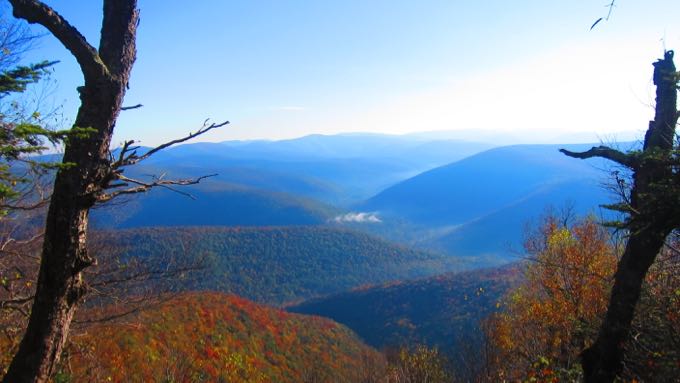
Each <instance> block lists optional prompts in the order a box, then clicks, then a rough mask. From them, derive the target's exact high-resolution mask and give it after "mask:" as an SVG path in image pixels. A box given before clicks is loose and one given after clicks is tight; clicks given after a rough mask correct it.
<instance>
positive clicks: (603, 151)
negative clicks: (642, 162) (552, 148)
mask: <svg viewBox="0 0 680 383" xmlns="http://www.w3.org/2000/svg"><path fill="white" fill-rule="evenodd" d="M560 152H562V153H563V154H565V155H567V156H569V157H573V158H579V159H582V160H583V159H587V158H594V157H600V158H604V159H607V160H610V161H614V162H616V163H617V164H620V165H623V166H625V167H627V168H629V169H636V168H637V167H638V160H637V159H636V158H635V157H634V156H632V155H630V154H625V153H623V152H620V151H618V150H616V149H612V148H609V147H607V146H594V147H592V148H590V150H588V151H585V152H572V151H570V150H567V149H560Z"/></svg>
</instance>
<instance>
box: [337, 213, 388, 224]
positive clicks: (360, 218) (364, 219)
mask: <svg viewBox="0 0 680 383" xmlns="http://www.w3.org/2000/svg"><path fill="white" fill-rule="evenodd" d="M333 221H335V222H338V223H347V222H353V223H380V222H382V220H381V219H380V218H379V217H378V213H368V212H364V213H362V212H359V213H347V214H341V215H339V216H337V217H335V218H333Z"/></svg>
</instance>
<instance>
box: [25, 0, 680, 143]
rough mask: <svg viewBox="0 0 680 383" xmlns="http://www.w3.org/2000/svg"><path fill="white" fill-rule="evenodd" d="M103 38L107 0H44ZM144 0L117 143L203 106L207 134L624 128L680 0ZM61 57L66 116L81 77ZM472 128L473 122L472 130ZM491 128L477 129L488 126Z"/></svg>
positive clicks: (641, 101) (644, 116)
mask: <svg viewBox="0 0 680 383" xmlns="http://www.w3.org/2000/svg"><path fill="white" fill-rule="evenodd" d="M46 3H48V4H50V5H51V6H53V7H54V8H55V9H56V10H57V11H58V12H60V13H61V14H62V15H64V16H65V17H66V18H67V19H68V20H69V21H70V22H71V23H72V24H73V25H75V26H76V27H77V28H79V29H80V30H81V32H82V33H83V34H84V35H85V36H86V37H87V38H88V40H89V41H90V42H91V43H93V45H96V43H98V40H99V39H98V32H99V28H100V24H99V23H100V21H101V9H100V8H101V5H100V2H99V1H83V0H81V1H73V0H70V1H67V0H60V1H46ZM606 3H607V1H605V0H572V1H559V2H558V1H545V0H536V1H533V0H517V1H501V0H488V1H479V0H478V1H455V0H448V1H439V0H420V1H402V0H318V1H312V0H306V1H303V0H278V1H275V0H269V1H265V0H230V1H223V0H201V1H196V2H193V4H192V5H190V6H187V5H186V4H187V3H186V2H179V1H161V0H140V1H139V7H140V9H141V24H140V28H139V31H138V59H137V62H136V64H135V68H134V70H133V77H132V81H131V84H130V85H131V89H130V90H129V91H128V94H127V97H126V104H127V105H133V104H137V103H141V104H144V108H141V109H138V110H132V111H126V112H124V113H123V115H122V116H121V118H120V119H119V123H118V126H117V130H116V136H115V141H116V142H120V141H122V140H123V139H138V140H141V142H142V143H143V144H146V145H153V144H158V143H160V142H162V141H164V140H167V139H171V138H175V137H178V136H181V135H184V134H186V133H188V132H189V131H193V130H195V129H196V128H197V127H198V126H200V124H201V123H202V122H203V120H204V119H206V118H211V119H213V120H215V121H219V120H230V121H231V122H232V124H231V125H230V126H228V127H225V128H223V129H222V130H220V131H218V132H214V133H211V134H210V135H209V136H205V137H203V140H209V141H222V140H227V139H255V138H258V139H259V138H264V139H280V138H291V137H298V136H302V135H306V134H312V133H322V134H332V133H339V132H357V131H371V132H384V133H407V132H417V131H434V130H447V131H448V130H452V131H463V130H464V131H465V134H463V132H461V133H460V135H461V136H466V137H472V138H474V135H475V133H474V131H477V130H482V131H500V132H503V133H504V134H509V135H513V136H515V137H516V138H517V140H518V141H523V142H549V141H562V142H566V141H579V140H584V139H588V138H584V137H590V138H589V139H592V138H593V137H600V138H602V139H604V140H609V139H616V138H618V139H627V138H629V137H632V136H633V135H635V134H638V135H639V134H642V132H643V131H644V129H645V128H646V126H647V120H649V119H650V118H651V114H652V113H651V110H650V104H651V103H652V102H653V94H652V92H653V89H652V87H651V68H652V67H651V65H650V64H651V61H652V60H653V59H655V58H657V57H660V55H661V54H662V52H663V47H664V44H665V46H666V47H667V48H669V49H672V48H677V49H678V50H680V23H678V22H677V16H678V15H680V2H679V1H677V0H674V1H670V0H658V1H657V0H647V1H640V0H638V1H634V2H633V1H618V2H617V6H616V8H615V9H614V11H613V13H612V16H611V19H610V20H609V21H607V22H604V21H603V22H601V23H600V24H599V25H598V26H597V27H596V28H595V29H594V30H593V31H589V27H590V25H591V24H592V23H593V22H594V21H595V20H596V19H597V18H599V17H602V16H606V14H607V9H606V8H605V4H606ZM38 58H45V59H57V60H60V61H61V63H60V64H58V66H57V67H56V71H55V74H54V78H55V80H56V81H57V83H58V89H57V90H56V91H55V92H54V94H53V96H54V97H55V100H57V102H58V103H63V105H64V108H63V111H64V115H65V116H66V117H67V118H72V116H74V115H75V111H76V108H77V106H78V98H77V93H76V91H75V88H76V87H77V86H78V85H80V84H81V83H82V76H81V75H80V72H79V68H78V67H77V65H76V63H75V60H73V59H72V58H71V57H70V56H69V54H68V52H66V51H65V50H64V49H63V48H62V47H61V46H60V45H59V43H58V42H56V40H54V39H53V38H51V37H46V38H44V39H43V40H42V41H41V45H40V47H39V49H37V50H35V51H34V52H32V54H31V57H29V59H38ZM471 131H472V133H471ZM481 136H482V134H481V133H480V137H481Z"/></svg>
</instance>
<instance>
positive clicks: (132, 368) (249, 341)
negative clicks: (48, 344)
mask: <svg viewBox="0 0 680 383" xmlns="http://www.w3.org/2000/svg"><path fill="white" fill-rule="evenodd" d="M73 341H74V342H75V345H77V347H72V349H71V350H70V351H72V353H70V355H72V357H71V360H70V363H69V364H70V366H72V372H71V373H61V374H60V376H61V378H69V379H70V380H68V381H75V382H80V381H83V382H85V381H88V382H89V381H97V382H105V381H112V382H130V381H135V382H137V381H138V382H184V381H187V382H188V381H211V382H218V381H220V382H301V381H324V382H353V381H361V378H362V375H361V374H362V373H364V372H366V371H367V369H370V368H373V367H375V366H378V365H380V364H381V363H384V362H383V361H382V358H381V356H380V355H379V354H378V353H377V352H376V351H375V350H372V349H370V348H369V347H367V346H365V345H364V344H362V343H361V342H360V341H359V340H358V339H357V337H356V336H355V335H354V334H353V333H352V332H351V331H350V330H348V329H347V328H346V327H344V326H341V325H338V324H337V323H334V322H332V321H330V320H327V319H322V318H318V317H310V316H303V315H297V314H289V313H286V312H283V311H281V310H277V309H273V308H270V307H266V306H261V305H258V304H255V303H253V302H249V301H247V300H245V299H242V298H239V297H236V296H233V295H225V294H219V293H191V294H183V295H180V296H177V297H175V298H173V299H172V300H170V301H168V302H165V303H163V304H162V305H160V306H159V307H154V308H151V309H148V310H145V311H142V312H141V313H139V314H137V315H135V316H134V317H133V318H127V319H126V320H125V321H122V322H118V323H112V324H104V325H97V326H96V327H94V328H90V329H89V330H88V331H87V332H86V333H85V334H84V335H80V336H76V337H75V338H74V339H73ZM79 350H87V352H84V353H83V352H78V351H79ZM63 381H66V380H63Z"/></svg>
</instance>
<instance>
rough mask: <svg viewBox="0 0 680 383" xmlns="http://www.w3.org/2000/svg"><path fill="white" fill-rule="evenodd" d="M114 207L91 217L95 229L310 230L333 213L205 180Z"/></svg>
mask: <svg viewBox="0 0 680 383" xmlns="http://www.w3.org/2000/svg"><path fill="white" fill-rule="evenodd" d="M178 190H181V191H182V192H183V193H190V194H191V198H190V197H188V196H187V195H183V194H180V193H177V192H173V191H171V190H167V189H161V188H158V189H155V190H151V191H149V192H147V193H144V194H143V195H135V196H133V197H130V198H127V199H121V200H119V201H114V203H112V204H107V205H104V206H103V207H101V208H98V209H95V210H94V211H93V214H92V215H93V225H94V226H95V227H96V228H130V227H140V226H181V225H243V226H263V225H312V224H322V223H325V222H326V221H327V220H329V219H331V218H332V217H334V216H335V215H336V214H337V212H338V209H335V208H333V207H330V206H328V205H325V204H323V203H320V202H317V201H314V200H311V199H308V198H302V197H297V196H293V195H290V194H286V193H279V192H273V191H267V190H260V189H253V188H248V187H243V186H239V185H233V184H226V183H222V182H215V181H213V180H206V181H204V182H203V183H202V184H199V185H194V186H191V187H184V188H182V189H178Z"/></svg>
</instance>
